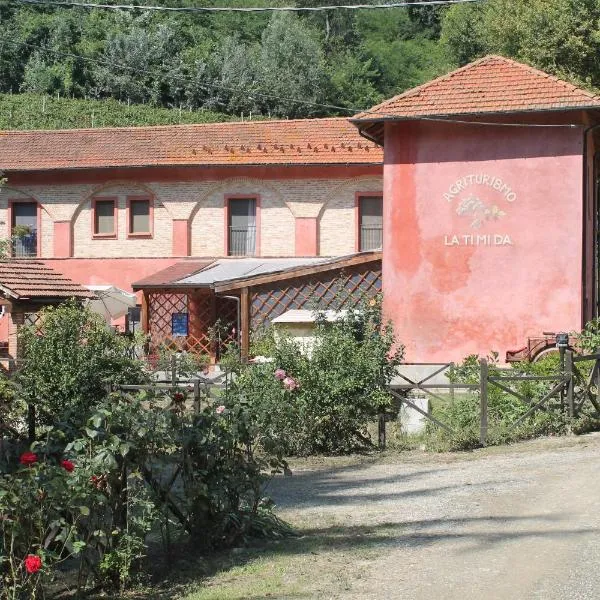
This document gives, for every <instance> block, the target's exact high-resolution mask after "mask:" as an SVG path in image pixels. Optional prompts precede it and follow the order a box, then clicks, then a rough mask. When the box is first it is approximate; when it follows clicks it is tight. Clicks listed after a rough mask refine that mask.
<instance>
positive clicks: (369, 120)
mask: <svg viewBox="0 0 600 600" xmlns="http://www.w3.org/2000/svg"><path fill="white" fill-rule="evenodd" d="M582 110H584V111H589V110H594V111H600V104H589V105H582V106H563V107H554V108H532V109H524V110H497V111H479V112H460V113H457V112H455V113H431V114H423V115H386V114H384V115H381V116H377V115H373V116H372V117H365V118H361V119H352V118H351V119H349V120H350V122H351V123H353V124H354V125H356V126H357V127H358V128H359V130H360V131H361V132H362V130H361V129H360V126H361V125H373V124H375V123H381V122H386V121H391V122H393V121H427V120H440V121H452V120H458V119H460V118H461V117H486V116H491V117H493V116H495V115H498V116H503V115H520V114H527V115H531V114H537V113H544V114H546V113H568V112H578V111H582Z"/></svg>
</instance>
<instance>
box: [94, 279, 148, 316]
mask: <svg viewBox="0 0 600 600" xmlns="http://www.w3.org/2000/svg"><path fill="white" fill-rule="evenodd" d="M85 287H86V288H87V289H88V290H90V291H92V292H94V294H96V296H97V297H96V298H94V299H92V300H88V304H87V306H88V308H90V310H93V311H94V312H95V313H98V314H99V315H102V316H103V317H104V318H105V319H106V320H107V321H108V322H109V323H110V321H112V320H113V319H119V318H121V317H123V316H125V315H126V314H127V311H128V310H129V309H130V308H133V307H134V306H135V305H136V304H137V299H136V297H135V294H130V293H129V292H126V291H125V290H122V289H121V288H118V287H115V286H114V285H86V286H85Z"/></svg>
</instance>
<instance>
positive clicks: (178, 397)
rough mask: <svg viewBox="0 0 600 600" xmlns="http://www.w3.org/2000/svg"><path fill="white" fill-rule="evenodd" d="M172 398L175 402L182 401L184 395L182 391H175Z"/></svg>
mask: <svg viewBox="0 0 600 600" xmlns="http://www.w3.org/2000/svg"><path fill="white" fill-rule="evenodd" d="M173 400H174V401H175V402H183V401H184V400H185V396H184V394H183V393H181V392H175V393H174V394H173Z"/></svg>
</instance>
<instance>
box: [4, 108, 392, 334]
mask: <svg viewBox="0 0 600 600" xmlns="http://www.w3.org/2000/svg"><path fill="white" fill-rule="evenodd" d="M382 158H383V154H382V150H381V148H380V147H379V146H378V145H376V144H374V143H373V142H371V141H367V140H365V139H364V138H362V137H361V136H360V134H359V132H358V130H357V129H356V128H355V127H354V126H353V125H352V124H351V123H349V122H348V120H347V119H339V118H328V119H313V120H310V119H308V120H300V121H293V120H286V121H247V122H243V123H217V124H202V125H186V126H167V127H137V128H110V129H90V130H65V131H5V132H0V171H2V172H3V174H4V177H5V178H6V183H5V185H3V186H1V187H0V228H3V231H4V233H3V234H2V237H8V236H10V234H11V233H12V232H14V231H15V227H17V228H19V227H20V226H21V231H22V230H23V227H25V228H26V229H25V230H26V231H28V232H29V233H28V234H27V235H25V236H24V237H21V238H20V239H18V240H17V241H16V242H15V243H14V247H13V255H14V256H16V257H20V258H23V259H27V258H38V259H42V260H43V261H44V262H45V263H46V264H47V265H49V266H50V267H52V268H54V269H56V270H57V271H58V272H60V273H63V274H64V275H65V276H67V277H69V278H71V279H72V280H73V281H76V282H77V283H80V284H83V285H86V284H100V285H104V284H109V285H114V286H117V287H120V288H122V289H125V290H127V291H131V290H132V288H133V283H135V282H138V281H142V280H146V279H147V278H148V277H149V276H152V275H154V274H155V273H157V272H159V271H162V270H164V269H165V268H168V267H171V266H175V265H179V266H178V267H177V268H178V269H179V271H180V272H184V271H185V272H188V271H190V269H192V267H193V266H194V265H195V264H196V263H197V262H198V261H197V260H196V261H194V260H193V258H190V257H195V258H196V259H198V258H199V257H200V258H202V259H203V261H201V262H202V263H203V264H204V265H210V264H211V263H212V259H218V258H223V257H229V258H230V259H231V260H237V259H240V258H242V257H255V258H260V259H263V258H264V259H265V260H266V261H267V262H269V261H271V263H272V262H273V260H274V259H286V260H287V259H291V258H294V257H305V258H313V257H317V258H318V257H335V256H345V255H351V254H354V253H357V252H360V251H366V250H376V249H379V248H380V247H381V244H382V223H381V219H382V189H383V188H382V170H383V167H382ZM207 259H211V260H207ZM186 261H189V262H191V263H193V265H191V266H186V265H180V264H179V263H182V262H186ZM308 262H309V263H310V261H308ZM276 264H277V265H279V266H280V268H281V265H286V264H292V263H289V261H288V263H286V262H285V260H283V262H281V261H279V262H277V263H276ZM293 264H297V263H293ZM192 272H193V269H192ZM139 297H140V303H141V301H142V294H141V293H140V294H139ZM180 308H181V307H180ZM178 310H179V309H178ZM7 336H8V320H7V319H5V318H0V340H1V339H4V340H6V339H7Z"/></svg>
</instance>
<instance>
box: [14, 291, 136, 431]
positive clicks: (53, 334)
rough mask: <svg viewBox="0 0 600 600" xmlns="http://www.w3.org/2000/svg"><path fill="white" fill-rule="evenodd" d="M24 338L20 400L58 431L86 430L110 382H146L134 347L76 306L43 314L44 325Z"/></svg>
mask: <svg viewBox="0 0 600 600" xmlns="http://www.w3.org/2000/svg"><path fill="white" fill-rule="evenodd" d="M40 334H41V335H40ZM20 335H21V339H20V343H22V347H23V367H22V368H21V369H20V370H19V371H18V373H17V375H16V378H15V380H16V383H17V385H18V388H19V389H20V395H21V399H22V400H24V401H25V402H27V403H28V404H29V405H31V406H35V407H36V408H37V411H38V417H39V419H40V421H41V422H42V423H46V424H48V425H52V426H54V427H55V428H57V429H62V430H64V431H69V432H71V433H72V432H73V431H75V430H77V429H79V428H80V427H82V426H84V425H85V419H87V418H88V416H89V412H90V410H92V409H93V408H94V407H95V406H96V405H97V404H98V403H99V402H100V401H101V400H103V399H104V398H105V397H106V395H107V390H106V385H107V383H108V382H112V383H140V382H141V381H142V380H143V379H144V376H143V365H142V364H141V363H140V362H139V361H136V360H133V359H131V358H129V356H130V353H129V347H130V345H131V343H132V342H131V341H130V340H128V339H126V338H124V337H122V336H119V335H117V334H116V333H115V332H114V331H113V330H112V329H111V328H109V327H107V326H106V323H105V321H104V320H103V319H102V318H101V317H100V316H99V315H96V314H94V313H92V312H90V311H89V310H88V309H85V308H83V307H81V306H80V305H78V304H77V303H76V302H73V301H70V302H67V303H65V304H61V305H60V306H57V307H48V308H45V309H43V310H42V311H41V312H40V325H38V326H37V327H36V326H30V327H24V328H23V329H22V330H21V333H20ZM86 415H87V416H86Z"/></svg>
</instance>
